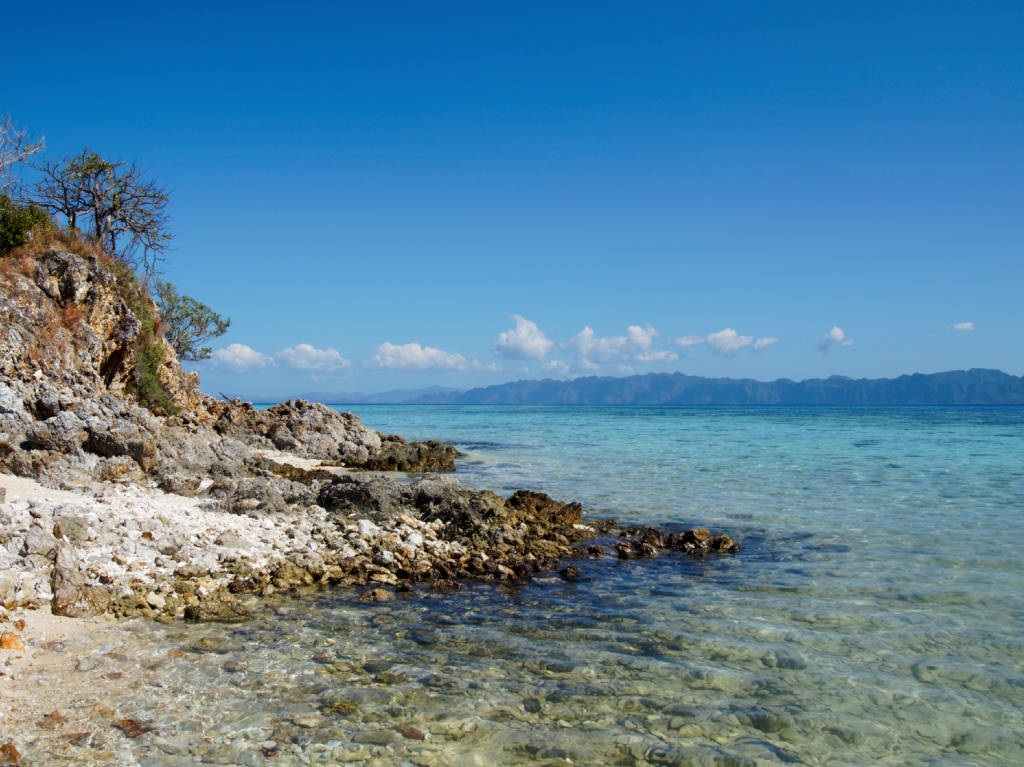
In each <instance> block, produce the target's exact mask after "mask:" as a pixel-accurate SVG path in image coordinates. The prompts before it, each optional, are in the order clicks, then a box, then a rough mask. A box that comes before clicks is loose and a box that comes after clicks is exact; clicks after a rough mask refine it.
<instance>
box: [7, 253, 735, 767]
mask: <svg viewBox="0 0 1024 767" xmlns="http://www.w3.org/2000/svg"><path fill="white" fill-rule="evenodd" d="M0 266H3V269H0V328H2V332H0V664H2V665H0V680H2V678H3V677H4V676H8V677H9V676H10V675H9V673H8V671H5V670H4V669H5V668H7V669H11V668H13V667H12V666H11V662H12V661H11V658H12V657H16V658H20V657H22V655H17V654H18V653H25V652H28V653H29V654H30V655H31V654H32V652H33V650H35V649H38V648H35V647H34V646H33V644H34V642H36V640H34V639H32V638H31V637H27V638H23V636H22V634H21V632H22V630H23V628H24V625H25V624H24V621H25V620H26V618H25V616H26V615H29V614H31V613H30V612H29V613H27V612H26V611H34V612H35V613H36V614H40V615H41V614H44V613H45V614H47V615H52V616H53V617H54V619H58V618H57V616H61V617H65V618H79V619H82V618H89V619H95V618H97V617H102V618H104V619H107V618H110V617H115V618H125V617H130V616H141V617H144V618H148V619H154V620H159V621H176V620H180V619H186V620H200V621H237V620H243V619H245V618H246V616H247V615H248V614H249V612H250V610H251V609H252V607H253V606H254V605H255V604H256V601H257V600H261V599H266V598H268V597H270V596H272V595H275V594H278V595H279V594H289V593H293V592H299V591H300V590H302V589H306V588H313V587H327V586H345V587H350V588H355V589H358V593H359V594H360V598H361V599H363V600H365V601H369V602H386V601H388V600H391V599H394V598H395V596H396V594H398V593H400V592H415V591H417V590H430V591H433V592H450V591H455V590H458V589H460V588H461V584H462V583H464V582H465V581H467V580H483V581H498V582H508V583H513V582H522V581H526V580H529V579H530V578H531V577H533V576H535V575H537V574H538V573H545V572H553V571H559V572H560V573H561V576H562V577H563V578H565V579H567V580H575V579H577V578H578V577H579V569H578V567H577V566H576V565H574V564H572V562H571V560H572V559H573V558H579V557H601V556H605V555H611V556H617V557H619V558H622V559H635V558H642V557H653V556H656V555H658V554H660V553H661V552H664V551H669V550H672V551H678V552H682V553H683V554H686V555H690V556H704V555H707V554H713V553H724V552H734V551H736V550H738V547H737V545H736V543H735V542H734V541H733V540H732V539H731V538H730V537H729V536H728V535H725V534H722V535H718V536H713V535H712V534H711V533H710V532H709V531H708V530H705V529H700V528H698V529H692V530H686V531H677V532H671V533H670V532H666V531H659V530H654V529H650V528H639V529H638V528H624V527H620V526H619V525H618V524H616V523H615V522H614V521H613V520H604V521H590V520H585V519H584V517H583V510H582V508H581V507H580V504H578V503H573V502H569V503H565V502H561V501H557V500H554V499H552V498H550V497H548V496H547V495H544V494H542V493H537V492H532V491H529V490H520V491H517V492H516V493H514V494H512V495H511V496H509V497H508V498H502V497H500V496H498V495H496V494H494V493H492V492H489V491H487V490H475V489H471V488H468V487H465V486H463V485H462V484H461V483H460V482H458V481H457V480H456V479H454V478H453V477H451V476H447V475H445V474H441V473H439V472H451V471H454V469H455V459H456V458H457V457H458V455H459V453H458V451H457V450H456V449H455V447H453V446H452V445H448V444H445V443H442V442H437V441H427V442H407V441H406V440H405V439H403V438H402V437H400V436H397V435H386V434H381V433H379V432H377V431H374V430H372V429H369V428H367V427H366V426H364V425H363V424H362V423H361V422H360V420H359V419H358V418H357V417H356V416H355V415H353V414H351V413H338V412H336V411H335V410H332V409H331V408H328V407H326V406H324V405H320V404H316V403H310V402H305V401H303V400H296V401H291V402H285V403H282V404H279V405H276V406H274V407H271V408H269V409H267V410H265V411H261V410H258V409H256V408H254V407H253V406H252V405H251V404H248V403H244V402H241V401H239V400H233V401H221V400H216V399H214V398H212V397H209V396H207V395H205V394H203V393H202V392H201V391H200V390H199V381H198V377H197V376H196V375H195V374H191V373H185V372H184V371H182V369H181V367H180V365H179V364H178V362H177V360H176V359H175V357H174V352H173V349H171V348H170V346H169V345H167V344H166V342H163V341H161V342H160V343H162V344H163V349H162V353H161V357H160V358H161V359H162V362H161V364H160V367H159V370H158V373H159V385H160V386H161V387H162V389H163V390H164V391H165V392H166V393H167V395H168V397H169V400H168V401H169V402H170V403H171V404H170V405H169V406H168V408H153V409H147V408H146V407H143V406H142V405H141V404H140V402H139V400H138V399H137V397H136V392H137V391H138V387H139V385H140V384H139V381H140V375H141V374H140V371H139V365H140V364H141V363H140V362H139V359H140V357H141V355H142V351H141V348H140V346H139V335H140V332H141V330H140V329H141V326H142V323H141V322H140V320H139V318H138V317H137V316H136V312H135V311H133V309H132V308H131V307H129V305H128V303H127V302H126V300H125V296H124V295H123V291H121V290H120V289H119V286H118V281H117V278H116V277H115V274H114V273H113V272H112V270H111V269H110V268H109V266H108V265H105V264H104V263H103V262H102V261H101V260H100V259H99V258H98V257H97V256H96V255H94V254H93V255H89V254H78V253H72V252H67V251H60V250H52V251H50V252H47V253H45V254H43V255H41V256H39V257H37V258H31V259H30V258H22V259H20V260H18V261H17V262H5V263H3V264H0ZM136 309H138V308H137V307H136ZM140 311H141V310H140ZM145 311H149V312H153V311H155V307H153V306H149V307H148V309H145ZM385 472H390V473H385ZM25 641H28V644H29V646H28V647H27V648H26V644H25ZM38 641H39V642H42V644H49V643H48V642H43V640H41V639H40V640H38ZM42 644H41V645H40V646H42ZM11 653H14V654H15V655H14V656H12V655H11ZM4 655H6V658H5V657H3V656H4ZM2 740H3V739H0V741H2ZM7 745H10V747H11V749H15V750H14V751H12V752H11V753H7V752H0V764H2V763H3V760H4V759H5V758H7V759H8V762H9V763H17V761H18V758H17V757H16V756H14V757H11V754H16V747H15V746H14V744H13V743H11V744H6V743H2V742H0V746H3V747H4V748H6V747H7Z"/></svg>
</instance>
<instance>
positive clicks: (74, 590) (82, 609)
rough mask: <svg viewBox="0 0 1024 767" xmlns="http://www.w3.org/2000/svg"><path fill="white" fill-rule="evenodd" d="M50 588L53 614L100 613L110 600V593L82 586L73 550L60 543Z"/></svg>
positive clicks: (93, 587) (77, 560)
mask: <svg viewBox="0 0 1024 767" xmlns="http://www.w3.org/2000/svg"><path fill="white" fill-rule="evenodd" d="M50 588H51V590H52V591H53V614H54V615H64V616H67V617H69V618H84V617H87V616H90V615H100V614H102V613H104V612H106V609H107V605H108V604H109V602H110V595H109V594H108V593H107V592H106V591H105V590H104V589H101V588H98V587H96V586H88V585H86V583H85V576H84V575H83V573H82V570H81V564H80V562H79V558H78V554H77V552H76V551H75V549H74V548H73V547H72V546H71V545H69V544H67V543H64V542H60V543H58V544H57V555H56V557H55V558H54V563H53V571H52V572H51V574H50Z"/></svg>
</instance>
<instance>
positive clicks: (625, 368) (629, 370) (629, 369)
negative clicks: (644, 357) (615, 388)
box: [617, 365, 636, 376]
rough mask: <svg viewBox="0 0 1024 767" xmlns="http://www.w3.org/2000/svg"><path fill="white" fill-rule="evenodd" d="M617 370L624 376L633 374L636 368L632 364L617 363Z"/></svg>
mask: <svg viewBox="0 0 1024 767" xmlns="http://www.w3.org/2000/svg"><path fill="white" fill-rule="evenodd" d="M617 370H618V371H619V372H620V373H622V375H624V376H628V375H633V373H635V372H636V368H634V367H633V366H632V365H619V367H618V368H617Z"/></svg>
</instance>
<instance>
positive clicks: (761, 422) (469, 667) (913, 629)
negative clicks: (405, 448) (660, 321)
mask: <svg viewBox="0 0 1024 767" xmlns="http://www.w3.org/2000/svg"><path fill="white" fill-rule="evenodd" d="M347 409H350V410H352V411H353V412H355V413H356V414H357V415H359V416H360V417H361V418H362V419H363V421H364V422H365V423H366V424H367V425H369V426H371V427H373V428H377V429H381V430H383V431H387V432H398V433H401V434H403V435H405V436H406V437H408V438H410V439H425V438H438V439H443V440H446V441H449V442H452V443H454V444H455V445H457V446H458V447H459V448H460V449H461V450H462V451H463V452H464V453H465V456H464V457H463V458H462V459H461V460H460V461H459V463H458V476H459V478H460V479H461V481H463V482H464V483H465V484H468V485H471V486H476V487H486V488H490V489H493V490H495V491H497V492H499V493H502V494H508V493H510V492H512V491H513V490H515V489H517V488H521V487H529V488H534V489H537V490H541V491H543V492H546V493H549V494H550V495H552V496H554V497H557V498H559V499H565V500H579V501H581V502H582V503H583V505H584V508H585V510H586V511H585V513H586V514H588V515H590V516H593V517H608V516H612V517H615V518H617V519H618V520H619V521H623V522H630V523H637V524H651V525H663V526H673V527H691V526H707V527H711V528H712V529H713V530H716V531H718V530H721V531H727V532H729V533H730V534H731V535H732V536H733V537H734V538H736V539H737V541H739V542H740V544H741V545H742V547H743V548H742V551H741V552H740V553H739V554H737V555H733V556H728V555H722V556H714V557H709V558H706V559H702V560H693V559H688V558H685V557H683V556H681V555H677V554H666V555H664V556H662V557H659V558H657V559H655V560H649V561H641V560H637V561H627V562H620V561H618V560H617V559H615V558H614V557H606V558H604V559H603V560H600V561H593V560H586V561H583V562H580V563H579V564H580V569H581V571H582V575H583V579H582V580H580V581H579V582H575V583H570V582H565V581H563V580H562V579H560V578H559V577H558V576H557V575H554V576H551V577H545V578H541V579H538V580H537V581H535V582H532V583H528V584H525V585H523V586H522V587H519V588H508V587H503V586H500V585H495V584H473V585H470V586H469V587H468V588H466V589H464V590H463V591H461V592H458V593H455V594H445V595H439V594H433V593H429V592H424V593H422V594H419V595H413V596H411V597H403V598H400V599H399V600H397V601H394V602H390V603H387V604H383V605H366V604H363V603H360V602H358V601H357V600H356V599H355V595H353V594H352V593H351V592H346V591H333V592H323V593H320V594H315V595H310V596H309V597H306V598H303V599H301V600H292V601H282V602H280V603H275V604H273V605H269V606H268V607H267V608H266V610H265V611H264V613H263V614H261V615H259V616H258V617H257V618H256V619H255V620H254V621H252V622H251V623H248V624H244V625H241V626H238V627H229V628H225V627H222V626H200V627H198V628H197V627H191V626H184V625H172V626H154V627H151V628H146V629H145V631H148V632H152V634H153V635H154V636H153V637H152V639H153V640H155V641H156V642H158V643H160V642H164V643H166V644H167V646H172V645H173V646H180V645H181V644H182V643H183V642H195V641H196V637H197V636H207V637H209V639H210V641H211V642H212V644H211V645H210V646H211V647H215V648H216V647H219V649H216V651H215V652H209V653H206V654H199V655H193V656H192V657H191V658H189V659H187V660H189V663H190V665H189V666H188V667H187V668H188V669H189V670H190V671H189V678H188V679H187V680H180V681H177V682H171V681H168V682H167V684H166V686H165V687H164V689H163V690H162V694H164V695H169V696H170V697H171V698H174V696H175V695H179V694H180V699H179V703H180V706H183V707H184V709H182V710H178V711H170V710H168V711H164V712H162V713H161V712H160V711H156V710H152V711H151V710H145V707H144V706H143V705H142V704H140V708H139V712H138V713H139V715H140V716H146V715H147V714H148V715H149V718H154V716H155V717H156V718H157V720H158V722H157V723H158V724H160V722H159V719H160V717H161V716H163V717H164V719H165V721H164V724H165V725H166V724H170V723H172V722H177V723H179V724H182V723H184V724H183V726H185V727H186V729H187V727H188V726H189V725H188V722H190V721H191V722H193V724H194V726H195V727H197V728H200V730H201V734H202V736H203V737H215V738H222V739H223V740H224V742H225V743H228V744H229V745H230V744H233V745H234V747H237V753H242V754H245V755H246V756H245V759H247V760H249V761H246V762H245V763H253V764H263V763H266V764H291V763H294V764H301V763H310V764H333V763H344V761H345V759H351V760H353V761H352V762H351V763H355V764H361V763H362V764H396V765H460V766H461V765H526V764H546V765H554V764H563V765H564V764H570V763H571V764H576V765H604V764H609V765H619V764H621V765H646V764H651V765H660V764H667V765H774V764H807V765H867V764H879V763H880V764H891V765H957V766H960V765H1017V764H1024V745H1022V743H1024V567H1022V562H1024V408H885V409H863V408H835V409H830V408H806V409H801V408H769V407H764V408H745V407H736V408H701V407H695V408H617V407H600V408H589V407H580V408H571V407H563V408H549V407H486V406H473V407H459V406H450V407H449V406H423V407H419V406H376V405H354V406H351V407H349V408H347ZM217 643H220V645H218V644H217ZM182 662H184V661H182ZM184 668H186V667H184V666H183V667H182V669H184ZM167 673H168V674H169V675H172V676H173V674H174V669H173V668H169V669H168V671H167ZM176 685H177V686H176ZM183 711H184V713H183ZM305 712H317V713H319V715H320V716H321V717H322V718H321V719H316V718H314V719H313V720H312V724H310V722H306V724H307V725H310V726H305V725H302V724H296V721H299V722H301V721H302V716H303V715H304V713H305ZM394 726H407V727H408V726H411V727H415V728H416V729H418V730H419V731H421V732H422V733H424V734H426V735H429V738H428V739H426V740H423V741H420V740H417V739H409V738H407V737H402V736H399V735H397V734H395V733H394V731H393V730H390V729H389V728H391V727H394ZM382 733H383V734H382ZM247 738H248V739H250V740H252V739H254V738H257V739H258V738H271V739H273V740H274V741H275V742H276V743H278V744H281V743H285V744H291V745H290V746H288V747H284V746H282V747H281V750H280V751H277V752H276V753H274V754H273V755H272V756H266V755H265V754H263V753H262V752H261V751H259V750H258V749H257V750H253V749H247V748H246V747H245V743H246V742H247V741H246V739H247ZM158 757H159V758H158V759H157V757H154V759H157V761H156V762H154V763H160V764H178V763H181V764H184V763H186V762H184V761H182V762H177V761H175V759H176V758H177V757H174V756H171V755H168V754H163V753H161V754H158ZM182 758H184V757H182ZM289 760H290V761H289ZM189 763H191V762H189Z"/></svg>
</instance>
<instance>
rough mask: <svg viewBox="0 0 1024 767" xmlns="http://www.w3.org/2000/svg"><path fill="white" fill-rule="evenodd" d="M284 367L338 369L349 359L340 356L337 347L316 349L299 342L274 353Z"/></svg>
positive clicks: (346, 364)
mask: <svg viewBox="0 0 1024 767" xmlns="http://www.w3.org/2000/svg"><path fill="white" fill-rule="evenodd" d="M274 356H275V357H277V359H278V361H280V362H281V363H282V364H283V365H285V366H286V367H290V368H292V369H293V370H310V371H312V370H317V371H321V372H323V371H328V370H340V369H341V368H347V367H348V366H349V364H350V363H349V361H348V360H347V359H345V358H344V357H342V356H341V354H340V353H339V352H338V350H337V349H317V348H316V347H315V346H311V345H310V344H299V345H298V346H293V347H292V348H290V349H282V350H281V351H279V352H277V353H276V354H275V355H274Z"/></svg>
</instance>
